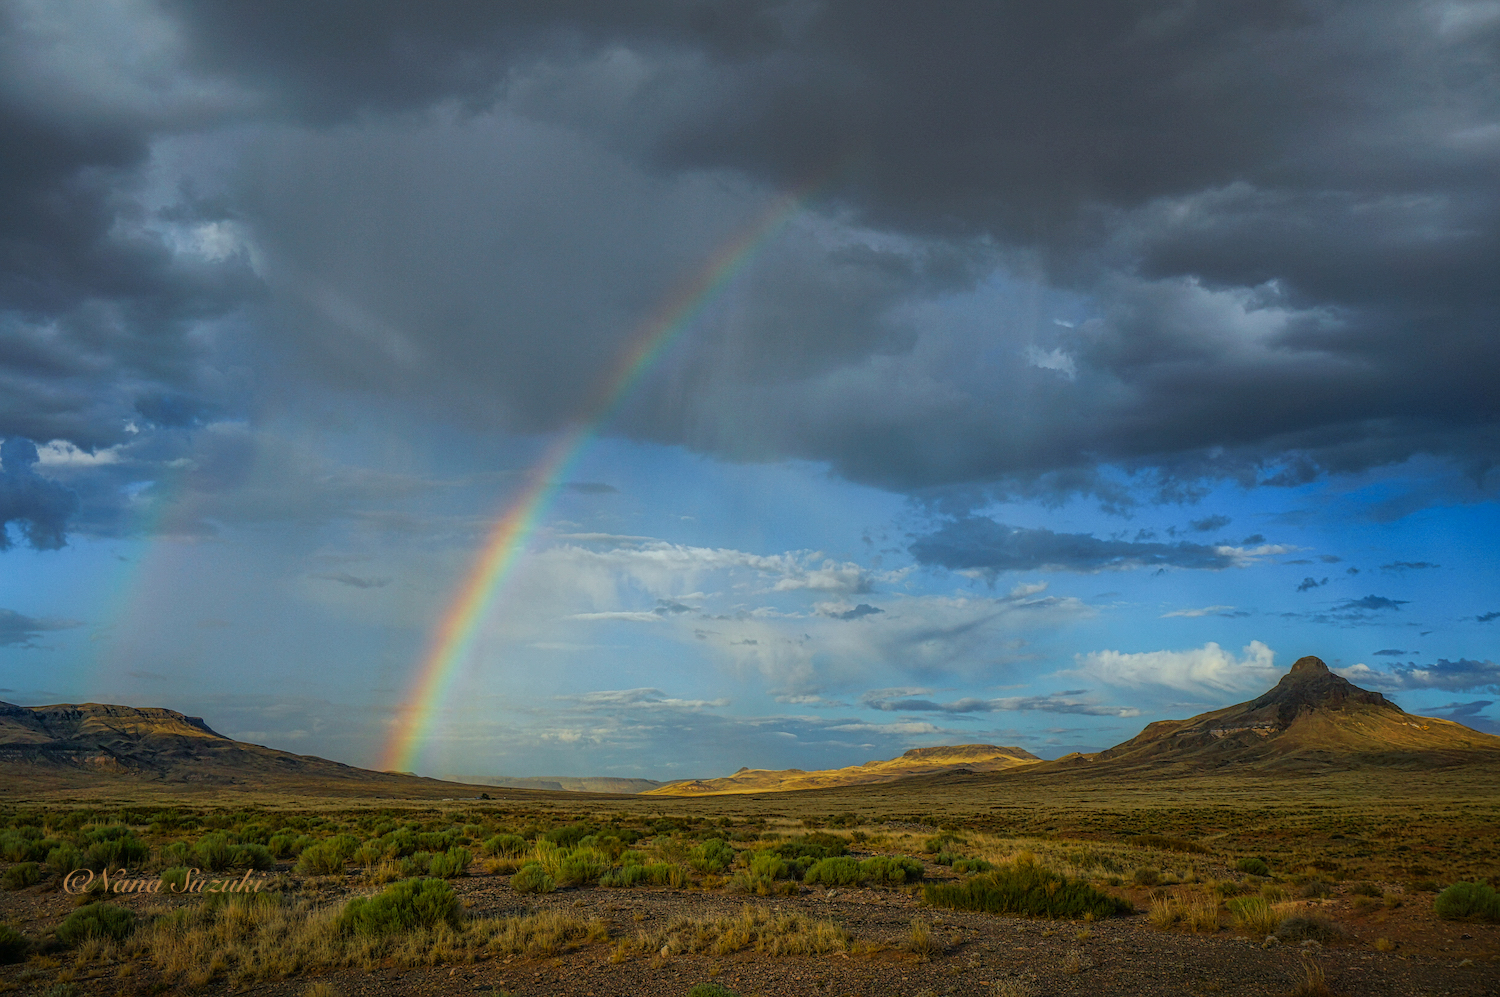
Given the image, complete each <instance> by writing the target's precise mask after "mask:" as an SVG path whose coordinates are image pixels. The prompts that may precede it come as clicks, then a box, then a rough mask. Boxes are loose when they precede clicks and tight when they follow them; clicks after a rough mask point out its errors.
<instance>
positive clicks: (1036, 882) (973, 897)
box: [922, 862, 1132, 918]
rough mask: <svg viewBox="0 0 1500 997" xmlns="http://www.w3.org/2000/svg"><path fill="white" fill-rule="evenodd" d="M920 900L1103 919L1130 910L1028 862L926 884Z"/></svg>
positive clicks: (1033, 914) (1127, 905)
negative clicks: (959, 880) (951, 882)
mask: <svg viewBox="0 0 1500 997" xmlns="http://www.w3.org/2000/svg"><path fill="white" fill-rule="evenodd" d="M922 897H923V900H925V901H926V902H927V903H928V904H930V905H932V906H934V907H951V908H953V909H955V910H980V911H987V912H989V913H992V914H1023V915H1027V916H1030V917H1082V916H1083V915H1085V914H1092V915H1093V916H1094V917H1096V918H1102V917H1112V916H1114V915H1116V914H1128V913H1130V911H1131V910H1132V907H1131V906H1130V903H1129V902H1128V901H1125V900H1121V899H1120V898H1118V897H1113V896H1110V895H1109V894H1107V893H1101V892H1100V891H1098V890H1096V889H1094V888H1093V887H1092V886H1090V885H1089V884H1088V883H1086V882H1084V881H1083V880H1077V879H1068V878H1067V877H1066V876H1062V875H1060V874H1058V873H1055V872H1053V871H1052V870H1051V869H1047V868H1045V867H1043V866H1039V865H1035V864H1033V863H1030V862H1016V863H1013V864H1008V865H1002V866H999V867H998V868H996V869H994V870H992V871H990V872H986V873H981V874H979V875H977V876H972V877H970V878H969V879H966V880H964V881H963V882H962V883H960V884H958V885H949V884H941V883H928V884H927V885H926V886H925V887H923V891H922Z"/></svg>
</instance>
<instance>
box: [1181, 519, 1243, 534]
mask: <svg viewBox="0 0 1500 997" xmlns="http://www.w3.org/2000/svg"><path fill="white" fill-rule="evenodd" d="M1232 522H1234V520H1232V519H1230V518H1229V517H1228V516H1205V517H1203V518H1202V519H1194V520H1191V521H1190V522H1189V523H1188V525H1189V526H1191V527H1192V528H1193V529H1195V530H1197V531H1198V532H1199V533H1212V532H1213V531H1214V530H1222V529H1223V528H1224V527H1226V526H1228V525H1229V524H1230V523H1232Z"/></svg>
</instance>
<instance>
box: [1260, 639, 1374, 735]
mask: <svg viewBox="0 0 1500 997" xmlns="http://www.w3.org/2000/svg"><path fill="white" fill-rule="evenodd" d="M1248 705H1249V707H1250V709H1252V710H1258V709H1262V708H1264V707H1267V706H1274V707H1276V713H1277V720H1278V721H1279V722H1280V724H1281V725H1282V726H1283V727H1285V726H1286V725H1288V724H1290V723H1291V722H1292V721H1293V720H1295V719H1296V718H1297V715H1298V714H1300V713H1304V712H1307V711H1309V710H1349V709H1359V708H1361V707H1363V708H1372V707H1373V708H1375V709H1384V710H1394V711H1395V712H1397V713H1399V712H1401V708H1400V707H1399V706H1397V705H1396V704H1394V703H1392V702H1390V701H1389V700H1388V699H1386V698H1385V697H1384V696H1382V695H1381V694H1380V693H1378V692H1371V691H1369V690H1368V689H1361V688H1360V687H1359V686H1357V685H1355V684H1354V683H1352V682H1350V681H1349V680H1347V679H1345V678H1343V677H1342V676H1339V675H1335V674H1334V673H1333V672H1331V671H1329V670H1328V666H1327V665H1326V664H1324V663H1323V660H1322V659H1321V658H1316V657H1313V656H1312V655H1308V656H1307V657H1305V658H1298V659H1297V661H1296V663H1295V664H1293V665H1292V670H1291V671H1289V672H1287V673H1286V674H1285V675H1283V676H1282V677H1281V681H1280V682H1278V683H1276V687H1275V688H1274V689H1272V690H1271V691H1270V692H1268V693H1266V694H1265V695H1263V696H1261V697H1260V698H1259V699H1256V700H1255V701H1254V702H1252V703H1250V704H1248Z"/></svg>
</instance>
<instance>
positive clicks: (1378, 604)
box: [1325, 579, 1411, 611]
mask: <svg viewBox="0 0 1500 997" xmlns="http://www.w3.org/2000/svg"><path fill="white" fill-rule="evenodd" d="M1325 581H1326V579H1325ZM1410 601H1411V600H1410V599H1388V598H1386V597H1385V596H1383V595H1367V596H1365V597H1364V598H1363V599H1349V600H1346V601H1345V602H1341V603H1339V604H1338V605H1337V606H1335V607H1334V609H1335V610H1339V611H1348V610H1358V609H1369V610H1375V611H1379V610H1385V609H1390V610H1399V609H1400V608H1401V607H1402V606H1404V605H1406V604H1407V603H1408V602H1410Z"/></svg>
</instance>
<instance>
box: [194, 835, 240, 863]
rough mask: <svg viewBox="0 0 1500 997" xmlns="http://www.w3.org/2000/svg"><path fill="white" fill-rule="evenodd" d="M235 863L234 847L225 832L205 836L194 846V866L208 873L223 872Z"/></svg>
mask: <svg viewBox="0 0 1500 997" xmlns="http://www.w3.org/2000/svg"><path fill="white" fill-rule="evenodd" d="M233 862H234V847H233V846H232V845H230V843H229V835H227V834H225V833H224V832H223V831H215V832H214V833H212V834H205V835H204V836H203V837H201V838H199V839H198V841H197V843H196V844H195V845H193V865H195V866H197V867H198V868H200V869H203V870H205V871H207V872H223V871H224V870H225V869H228V868H229V867H230V865H232V864H233Z"/></svg>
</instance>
